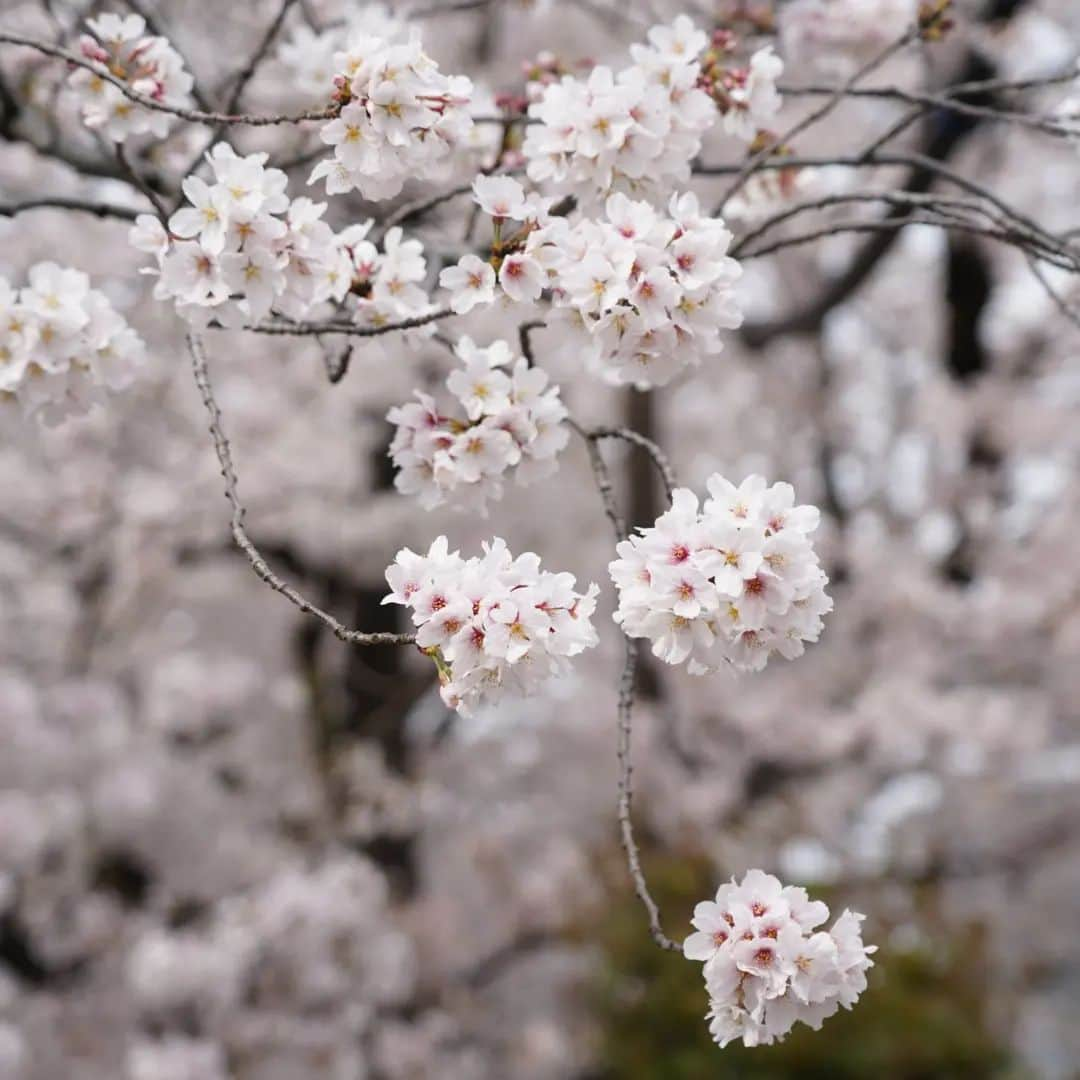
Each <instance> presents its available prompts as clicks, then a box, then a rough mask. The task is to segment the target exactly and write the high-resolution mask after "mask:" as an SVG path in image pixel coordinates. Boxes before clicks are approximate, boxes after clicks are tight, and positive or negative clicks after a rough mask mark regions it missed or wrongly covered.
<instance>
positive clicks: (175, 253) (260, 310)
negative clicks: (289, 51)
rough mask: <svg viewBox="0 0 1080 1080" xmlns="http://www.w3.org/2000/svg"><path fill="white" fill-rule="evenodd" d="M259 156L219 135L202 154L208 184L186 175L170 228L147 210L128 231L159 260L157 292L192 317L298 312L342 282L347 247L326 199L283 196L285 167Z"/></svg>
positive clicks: (233, 321) (337, 291)
mask: <svg viewBox="0 0 1080 1080" xmlns="http://www.w3.org/2000/svg"><path fill="white" fill-rule="evenodd" d="M266 160H267V155H266V154H265V153H258V154H248V155H247V156H246V157H240V156H239V155H238V154H237V153H236V152H235V151H234V150H233V149H232V147H230V146H229V145H228V144H227V143H218V144H217V145H215V146H214V148H213V149H212V150H211V151H210V153H209V154H207V161H208V163H209V165H210V168H211V171H212V173H213V182H212V183H207V182H206V181H205V180H203V179H201V178H200V177H198V176H196V175H194V174H192V175H191V176H188V177H187V178H186V179H185V180H184V184H183V190H184V195H185V196H186V198H187V202H188V205H186V206H184V207H183V208H182V209H180V210H177V211H176V213H175V214H173V215H172V217H171V218H170V219H169V227H168V230H167V231H166V229H165V228H163V227H162V225H161V223H160V222H159V221H158V220H157V218H154V217H151V216H150V215H143V216H141V217H140V218H138V220H137V221H136V223H135V226H134V228H133V229H132V232H131V243H132V244H133V245H134V246H135V247H136V248H138V249H139V250H140V251H145V252H147V253H149V254H152V255H154V256H155V258H156V259H157V264H158V270H157V272H158V275H159V276H158V281H157V285H156V286H155V289H154V296H155V298H156V299H159V300H172V301H174V302H175V304H176V307H177V310H178V311H179V312H180V314H181V315H182V316H183V317H184V318H186V319H189V320H190V321H192V322H196V323H200V322H205V321H207V320H208V319H209V318H210V317H211V315H212V316H213V317H214V318H216V319H218V320H219V321H220V322H222V323H224V324H226V325H230V326H231V325H240V324H243V323H249V322H253V321H256V320H258V319H261V318H263V317H265V316H266V315H267V314H269V312H270V311H271V309H275V310H277V311H280V312H282V313H283V314H286V315H289V316H291V317H293V318H302V317H303V316H304V315H305V314H306V313H307V312H308V311H309V310H310V308H311V307H312V306H313V305H315V304H318V303H320V302H322V301H324V300H328V299H334V300H341V299H342V298H343V297H344V295H345V293H346V292H347V290H348V288H349V285H350V281H351V271H350V265H349V258H348V255H347V253H346V251H345V250H344V248H343V247H342V246H341V245H340V244H339V242H338V238H337V237H336V236H335V234H334V232H333V230H332V229H331V228H330V227H329V226H328V225H327V224H326V223H325V222H324V221H323V220H322V215H323V213H324V212H325V210H326V204H325V203H315V202H312V201H311V199H308V198H303V197H301V198H298V199H292V200H290V198H289V196H288V195H287V194H286V190H285V188H286V184H287V178H286V176H285V173H284V172H282V171H281V170H280V169H268V168H266ZM150 272H153V271H150Z"/></svg>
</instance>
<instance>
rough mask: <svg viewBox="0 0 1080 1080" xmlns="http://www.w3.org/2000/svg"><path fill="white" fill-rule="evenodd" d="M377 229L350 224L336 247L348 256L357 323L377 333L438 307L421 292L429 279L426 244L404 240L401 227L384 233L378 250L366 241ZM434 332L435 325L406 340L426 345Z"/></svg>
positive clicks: (369, 224)
mask: <svg viewBox="0 0 1080 1080" xmlns="http://www.w3.org/2000/svg"><path fill="white" fill-rule="evenodd" d="M373 224H374V222H373V221H371V220H368V221H365V222H361V223H359V224H357V225H350V226H349V227H348V228H347V229H345V230H343V231H342V232H340V233H338V237H337V243H338V246H339V248H340V249H341V251H342V252H344V254H345V256H346V263H345V265H346V270H347V276H348V279H349V281H350V283H351V284H350V285H349V294H348V297H347V300H348V306H349V307H350V308H351V309H352V319H353V322H356V323H358V324H360V325H361V326H366V327H370V328H372V329H377V328H378V327H380V326H385V325H386V324H387V323H391V322H400V321H401V320H402V319H408V318H411V317H415V316H417V315H424V314H427V313H428V312H431V311H434V310H435V306H434V305H433V304H432V303H431V298H430V297H429V296H428V294H427V292H426V291H425V289H424V288H423V287H422V284H423V282H424V281H426V280H427V260H426V259H425V258H424V245H423V244H421V243H420V241H419V240H415V239H409V240H406V239H404V233H403V232H402V230H401V228H400V227H399V226H397V225H395V226H394V227H393V228H392V229H387V230H386V235H385V236H384V237H383V238H382V243H381V245H380V246H381V248H382V250H381V251H380V250H379V246H376V244H375V243H374V242H373V241H371V240H369V239H368V236H369V235H370V233H371V228H372V225H373ZM434 333H435V326H434V324H429V325H427V326H419V327H414V328H413V329H411V330H409V331H406V332H405V334H404V339H405V340H406V341H410V340H413V339H418V340H423V339H425V338H428V337H430V336H431V335H432V334H434Z"/></svg>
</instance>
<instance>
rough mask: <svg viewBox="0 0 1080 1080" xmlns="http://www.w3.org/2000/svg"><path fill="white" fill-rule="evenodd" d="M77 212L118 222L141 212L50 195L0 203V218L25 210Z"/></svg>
mask: <svg viewBox="0 0 1080 1080" xmlns="http://www.w3.org/2000/svg"><path fill="white" fill-rule="evenodd" d="M49 209H54V210H77V211H79V212H80V213H84V214H93V215H94V217H99V218H116V219H118V220H120V221H134V220H135V219H136V218H137V217H138V216H139V215H140V214H141V213H143V211H142V210H134V209H132V208H131V207H130V206H117V205H116V204H114V203H106V202H91V201H90V200H89V199H68V198H64V197H62V196H59V195H51V196H48V197H46V198H41V199H25V200H24V201H23V202H17V203H0V217H15V215H16V214H21V213H23V212H24V211H27V210H49Z"/></svg>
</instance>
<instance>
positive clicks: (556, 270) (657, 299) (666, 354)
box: [529, 194, 742, 388]
mask: <svg viewBox="0 0 1080 1080" xmlns="http://www.w3.org/2000/svg"><path fill="white" fill-rule="evenodd" d="M605 215H606V217H605V219H604V220H599V221H589V220H586V221H579V222H575V223H574V224H573V225H570V224H569V223H568V222H566V221H565V220H563V219H559V218H556V219H553V220H552V221H551V222H550V223H549V224H548V225H547V226H546V227H545V228H542V229H540V230H538V231H537V232H536V233H534V234H533V235H532V236H531V237H530V244H529V248H531V250H533V251H535V252H536V253H537V258H539V259H541V260H542V261H543V262H544V263H545V264H546V265H547V266H548V268H549V273H550V275H551V280H552V302H553V303H554V305H555V306H556V307H557V308H562V309H564V311H565V318H564V319H563V320H562V325H563V326H564V327H566V328H567V329H568V331H569V332H570V333H571V334H572V335H573V336H574V338H575V339H576V343H579V344H580V347H582V348H583V349H584V353H585V357H586V362H587V363H588V364H589V365H590V367H591V368H592V369H593V370H594V371H595V372H596V373H597V374H600V375H602V376H603V377H604V378H605V379H606V380H607V381H608V382H611V383H616V384H621V383H632V384H633V385H635V386H638V387H642V388H645V387H650V386H662V385H664V384H665V383H667V382H669V381H670V380H671V379H672V378H674V376H675V375H677V374H678V373H679V372H681V371H683V370H684V369H685V368H687V367H693V366H696V365H698V364H700V363H701V360H702V358H703V357H705V356H712V355H715V354H716V353H719V352H720V351H721V350H722V349H723V347H724V346H723V340H722V338H721V335H720V331H721V329H734V328H735V327H737V326H739V325H740V324H741V323H742V312H741V310H740V309H739V305H738V301H737V297H736V293H735V283H736V281H737V280H738V278H739V276H740V274H741V273H742V270H741V267H740V266H739V264H738V263H737V262H736V261H735V260H734V259H732V258H730V257H729V256H728V254H727V250H728V246H729V244H730V243H731V233H730V232H728V230H727V229H726V228H725V226H724V223H723V222H722V221H720V220H718V219H717V218H711V217H706V216H704V215H703V214H702V213H701V212H700V209H699V207H698V201H697V197H696V196H695V195H692V194H685V195H673V196H672V198H671V201H670V203H669V205H668V213H667V214H666V215H665V214H662V213H659V212H657V211H656V210H654V209H653V208H652V207H651V206H650V205H649V204H648V203H645V202H634V201H632V200H630V199H628V198H627V197H626V196H625V195H622V194H615V195H612V196H611V197H610V198H609V199H608V200H607V204H606V206H605Z"/></svg>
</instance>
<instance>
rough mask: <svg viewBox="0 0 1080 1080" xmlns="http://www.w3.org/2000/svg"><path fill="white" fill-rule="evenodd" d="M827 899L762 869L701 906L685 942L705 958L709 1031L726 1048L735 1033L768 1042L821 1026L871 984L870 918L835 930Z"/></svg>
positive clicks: (688, 950) (851, 916)
mask: <svg viewBox="0 0 1080 1080" xmlns="http://www.w3.org/2000/svg"><path fill="white" fill-rule="evenodd" d="M828 918H829V909H828V907H827V906H826V905H825V904H823V903H822V902H821V901H820V900H811V899H810V898H809V896H807V893H806V890H805V889H802V888H799V887H797V886H792V885H788V886H786V887H785V886H782V885H781V883H780V882H779V880H777V879H776V878H775V877H773V876H772V875H771V874H766V873H763V872H762V871H761V870H749V871H747V873H746V875H745V876H744V877H743V879H742V881H740V882H735V881H734V880H732V881H730V882H727V883H725V884H724V885H721V886H720V888H719V889H718V890H717V893H716V899H715V900H706V901H703V902H702V903H700V904H698V905H697V907H696V908H694V918H693V925H694V927H695V931H696V932H695V933H693V934H691V935H690V936H689V937H688V938H687V939H686V941H685V942H683V953H684V955H685V956H686V957H687V959H689V960H702V961H704V974H705V985H706V987H707V989H708V992H709V1013H708V1017H707V1019H708V1020H709V1032H710V1033H711V1035H712V1037H713V1038H714V1039H715V1040H716V1041H717V1043H719V1044H720V1046H721V1047H723V1046H727V1044H728V1043H730V1042H733V1041H734V1040H735V1039H742V1041H743V1044H744V1045H745V1046H768V1045H769V1044H771V1043H774V1042H777V1041H780V1040H782V1039H783V1038H784V1037H785V1036H786V1035H787V1034H788V1032H789V1031H791V1029H792V1028H793V1027H794V1026H795V1024H797V1023H798V1022H800V1021H801V1022H802V1023H804V1024H807V1025H809V1026H810V1027H812V1028H813V1029H814V1030H815V1031H817V1030H818V1029H819V1028H820V1027H821V1025H822V1023H824V1021H825V1020H827V1019H828V1018H829V1017H830V1016H832V1015H833V1014H834V1013H835V1012H837V1010H838V1009H839V1008H840V1006H843V1007H844V1008H845V1009H850V1008H851V1007H852V1006H853V1005H854V1004H855V1002H856V1001H857V1000H858V999H859V995H860V994H861V993H862V992H863V991H864V990H865V989H866V971H867V969H868V968H870V967H872V966H873V961H872V960H871V959H870V955H871V954H872V953H873V952H875V951H876V946H873V945H870V946H867V945H864V944H863V940H862V929H861V926H860V924H861V922H862V920H863V918H864V916H862V915H856V914H855V913H854V912H851V911H846V910H845V911H844V913H843V914H842V915H841V916H840V917H839V918H838V919H837V920H836V922H834V923H833V925H832V928H831V929H829V930H818V929H817V927H819V926H821V925H822V924H823V923H824V922H825V921H826V920H827V919H828Z"/></svg>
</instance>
